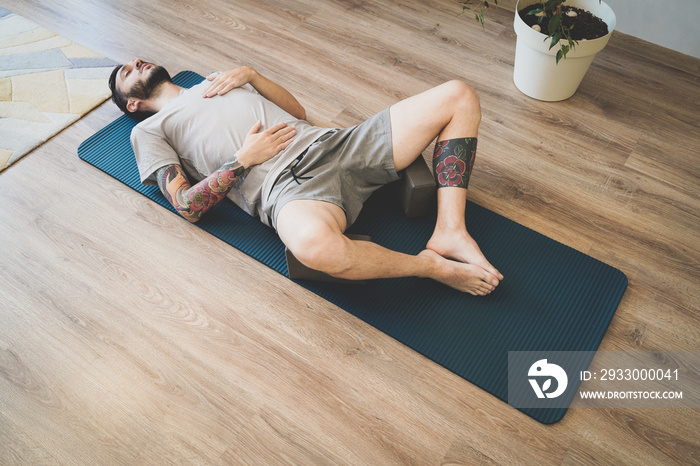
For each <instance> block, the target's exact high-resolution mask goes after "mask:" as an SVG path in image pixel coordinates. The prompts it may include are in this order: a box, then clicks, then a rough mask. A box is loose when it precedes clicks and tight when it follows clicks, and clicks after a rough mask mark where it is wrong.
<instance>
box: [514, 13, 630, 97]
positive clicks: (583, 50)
mask: <svg viewBox="0 0 700 466" xmlns="http://www.w3.org/2000/svg"><path fill="white" fill-rule="evenodd" d="M533 3H537V0H518V3H517V4H516V6H515V23H514V27H515V33H516V34H517V36H518V39H517V42H516V46H515V67H514V69H513V81H514V82H515V86H516V87H517V88H518V89H520V91H521V92H523V93H524V94H525V95H527V96H530V97H532V98H534V99H538V100H545V101H549V102H555V101H559V100H565V99H568V98H569V97H571V96H572V95H574V93H575V92H576V89H578V86H579V84H581V80H583V76H584V75H585V74H586V71H588V67H589V66H590V65H591V62H593V58H594V57H595V55H596V53H598V52H600V51H601V50H603V48H604V47H605V45H606V44H607V43H608V40H609V39H610V36H611V35H612V31H613V29H615V23H616V19H615V13H613V11H612V9H611V8H610V7H609V6H608V5H607V4H606V3H605V2H599V1H598V0H567V1H566V5H569V6H574V7H576V8H581V9H582V10H587V11H589V12H591V13H592V14H594V15H596V16H598V17H599V18H601V19H602V20H603V21H605V23H606V24H607V25H608V31H609V32H608V34H607V35H605V36H603V37H600V38H598V39H593V40H580V41H578V45H576V48H575V49H574V50H570V51H569V53H568V54H567V55H566V58H564V59H562V60H560V61H559V64H557V62H556V55H557V51H559V48H560V46H559V45H555V46H554V47H552V49H551V50H550V49H549V44H550V42H551V39H549V38H547V36H546V34H542V33H541V32H537V31H535V30H534V29H532V28H531V27H529V26H528V25H527V24H525V22H524V21H523V20H522V19H520V15H519V14H518V12H519V11H520V10H521V9H523V8H525V7H527V6H530V5H532V4H533Z"/></svg>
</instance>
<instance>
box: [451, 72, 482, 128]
mask: <svg viewBox="0 0 700 466" xmlns="http://www.w3.org/2000/svg"><path fill="white" fill-rule="evenodd" d="M444 86H445V87H446V88H447V91H448V92H449V95H450V102H452V104H453V105H454V106H455V111H457V112H460V113H464V114H469V115H470V116H472V117H473V118H475V119H477V120H479V121H480V120H481V104H480V102H479V94H477V92H476V90H474V88H473V87H471V86H470V85H469V84H467V83H465V82H463V81H458V80H452V81H448V82H446V83H445V84H444Z"/></svg>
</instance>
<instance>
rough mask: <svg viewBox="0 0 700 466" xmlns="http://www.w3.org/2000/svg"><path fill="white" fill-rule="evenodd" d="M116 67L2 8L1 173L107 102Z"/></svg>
mask: <svg viewBox="0 0 700 466" xmlns="http://www.w3.org/2000/svg"><path fill="white" fill-rule="evenodd" d="M114 65H116V63H115V62H113V61H111V60H109V59H107V58H104V57H102V56H100V55H98V54H96V53H95V52H93V51H91V50H88V49H86V48H85V47H83V46H81V45H79V44H76V43H75V42H73V41H71V40H69V39H66V38H65V37H61V36H59V35H57V34H56V33H54V32H52V31H50V30H48V29H46V28H43V27H40V26H39V25H37V24H35V23H33V22H31V21H29V20H27V19H25V18H23V17H21V16H19V15H16V14H14V13H12V12H11V11H9V10H6V9H4V8H2V7H0V171H2V170H4V169H5V168H7V167H8V166H10V165H11V164H12V163H14V162H16V161H17V160H19V159H20V158H21V157H22V156H24V155H26V154H27V153H28V152H30V151H31V150H32V149H34V148H36V147H37V146H39V145H41V144H42V143H44V142H46V141H47V140H48V139H49V138H51V137H52V136H53V135H55V134H56V133H58V132H59V131H61V130H62V129H64V128H65V127H67V126H68V125H70V124H71V123H73V122H75V121H76V120H78V119H79V118H80V117H81V116H83V115H84V114H85V113H87V112H89V111H90V110H92V109H93V108H94V107H96V106H97V105H99V104H101V103H102V102H104V101H105V100H106V99H107V98H109V96H110V92H109V88H108V87H107V79H108V78H109V74H110V72H111V71H112V68H113V67H114Z"/></svg>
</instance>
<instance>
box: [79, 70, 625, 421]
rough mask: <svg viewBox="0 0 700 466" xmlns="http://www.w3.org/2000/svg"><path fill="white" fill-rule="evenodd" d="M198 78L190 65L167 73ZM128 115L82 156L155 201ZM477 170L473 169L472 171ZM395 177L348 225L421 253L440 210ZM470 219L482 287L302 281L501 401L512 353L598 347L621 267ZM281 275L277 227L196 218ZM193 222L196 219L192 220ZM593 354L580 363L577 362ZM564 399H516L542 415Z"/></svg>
mask: <svg viewBox="0 0 700 466" xmlns="http://www.w3.org/2000/svg"><path fill="white" fill-rule="evenodd" d="M202 79H203V78H202V77H201V76H199V75H197V74H195V73H192V72H189V71H185V72H182V73H180V74H178V75H177V76H176V77H175V78H174V81H175V82H176V83H178V84H179V85H181V86H185V87H190V86H192V85H194V84H197V83H198V82H200V81H201V80H202ZM134 124H135V123H134V122H133V121H132V120H131V119H129V118H128V117H126V116H123V117H121V118H119V119H118V120H116V121H115V122H113V123H111V124H110V125H108V126H106V127H105V128H104V129H102V130H100V131H99V132H98V133H97V134H95V135H94V136H92V137H91V138H89V139H88V140H86V141H85V142H84V143H83V144H81V146H80V147H79V149H78V154H79V156H80V157H81V158H82V159H83V160H85V161H87V162H89V163H90V164H92V165H94V166H96V167H97V168H99V169H101V170H103V171H105V172H106V173H108V174H110V175H112V176H113V177H115V178H116V179H118V180H120V181H122V182H123V183H125V184H127V185H129V186H130V187H132V188H134V189H135V190H137V191H138V192H140V193H142V194H143V195H145V196H147V197H149V198H150V199H152V200H154V201H155V202H157V203H158V204H160V205H162V206H164V207H166V208H169V209H171V210H173V209H172V207H171V206H170V205H169V204H168V202H167V201H166V200H165V198H164V197H163V195H162V194H161V193H160V191H159V189H158V188H157V187H150V186H148V187H147V186H143V185H141V183H140V181H139V177H138V170H137V168H136V163H135V161H134V154H133V151H132V149H131V145H130V142H129V136H130V133H131V129H132V128H133V126H134ZM476 176H478V174H477V175H476ZM394 188H395V187H393V186H387V187H385V188H382V189H381V190H379V191H378V192H377V193H375V194H374V195H373V196H372V197H371V198H370V200H369V201H368V202H367V204H366V206H365V209H364V210H363V212H362V214H361V216H360V218H359V219H358V221H357V222H356V223H355V225H353V227H352V229H351V231H350V233H357V234H364V235H369V236H371V237H372V240H373V241H374V242H376V243H378V244H380V245H383V246H386V247H388V248H391V249H394V250H398V251H402V252H405V253H409V254H417V253H418V252H420V251H421V250H422V249H423V248H424V246H425V244H426V242H427V241H428V239H429V238H430V235H431V233H432V229H433V227H434V225H435V216H434V215H430V216H427V217H425V218H421V219H412V220H408V219H406V218H405V217H404V216H403V213H402V211H401V208H400V205H399V202H398V198H397V197H396V196H395V193H394ZM466 216H467V228H468V229H469V232H470V233H471V235H472V236H473V237H474V239H475V240H476V241H477V243H478V244H479V246H480V247H481V249H482V251H483V252H484V254H485V255H486V257H488V259H489V261H490V262H491V263H492V264H494V265H495V266H496V267H497V268H498V269H499V270H500V271H501V273H503V275H504V276H505V278H504V280H503V281H502V282H501V284H500V285H499V286H498V288H497V289H496V291H494V292H493V293H492V294H490V295H489V296H486V297H474V296H471V295H468V294H464V293H459V292H457V291H454V290H452V289H450V288H447V287H445V286H443V285H440V284H439V283H437V282H434V281H432V280H427V279H417V278H405V279H391V280H373V281H370V282H369V284H367V285H365V286H353V285H339V284H328V283H320V282H318V283H312V282H299V283H300V284H301V285H302V286H304V287H306V288H307V289H309V290H311V291H313V292H315V293H317V294H318V295H320V296H322V297H323V298H325V299H327V300H329V301H331V302H333V303H335V304H336V305H338V306H339V307H341V308H342V309H345V310H346V311H347V312H350V313H351V314H353V315H355V316H357V317H358V318H360V319H362V320H364V321H365V322H367V323H369V324H371V325H373V326H374V327H376V328H377V329H379V330H381V331H383V332H385V333H386V334H388V335H390V336H391V337H393V338H395V339H396V340H398V341H400V342H402V343H403V344H405V345H407V346H408V347H410V348H412V349H414V350H416V351H418V352H419V353H421V354H423V355H425V356H426V357H428V358H430V359H432V360H433V361H435V362H437V363H438V364H441V365H442V366H444V367H445V368H447V369H449V370H451V371H452V372H454V373H456V374H457V375H459V376H461V377H463V378H465V379H466V380H468V381H470V382H472V383H474V384H475V385H477V386H479V387H481V388H482V389H484V390H486V391H488V392H489V393H491V394H493V395H494V396H496V397H498V398H500V399H501V400H503V401H506V402H507V401H508V352H509V351H595V350H596V349H597V348H598V346H599V345H600V342H601V340H602V338H603V336H604V334H605V331H606V329H607V327H608V325H609V323H610V321H611V319H612V317H613V315H614V313H615V309H616V308H617V306H618V304H619V302H620V300H621V299H622V295H623V294H624V291H625V289H626V287H627V278H626V277H625V275H624V274H623V273H622V272H620V271H619V270H617V269H615V268H613V267H610V266H608V265H606V264H604V263H602V262H600V261H598V260H596V259H593V258H591V257H589V256H587V255H585V254H583V253H580V252H578V251H576V250H574V249H572V248H570V247H568V246H565V245H563V244H561V243H558V242H556V241H554V240H552V239H550V238H547V237H545V236H543V235H541V234H539V233H537V232H535V231H533V230H530V229H528V228H526V227H523V226H522V225H519V224H517V223H515V222H513V221H511V220H508V219H507V218H505V217H502V216H500V215H498V214H496V213H494V212H491V211H489V210H487V209H484V208H483V207H480V206H478V205H476V204H473V203H468V205H467V212H466ZM196 226H198V227H200V228H203V229H204V230H206V231H208V232H209V233H211V234H212V235H214V236H216V237H217V238H220V239H221V240H223V241H226V242H227V243H229V244H230V245H232V246H234V247H236V248H237V249H239V250H241V251H242V252H245V253H246V254H248V255H250V256H252V257H254V258H255V259H257V260H259V261H261V262H262V263H264V264H266V265H268V266H269V267H271V268H273V269H274V270H276V271H278V272H279V273H281V274H283V275H287V266H286V263H285V258H284V245H283V244H282V242H281V241H280V240H279V238H278V237H277V235H276V234H275V233H274V231H272V230H271V229H269V228H268V227H266V226H264V225H263V224H262V223H260V222H259V221H258V220H257V219H254V218H252V217H249V216H248V215H247V214H245V213H244V212H243V211H241V210H240V209H239V208H238V207H237V206H235V205H234V204H233V203H231V202H229V201H228V200H225V201H224V202H222V203H220V204H219V205H217V206H216V207H215V208H214V209H213V210H212V211H210V212H209V213H208V214H207V215H206V216H205V217H204V219H202V220H201V221H200V222H198V223H197V224H196ZM196 226H194V225H193V227H192V228H195V227H196ZM589 362H590V361H589V360H587V361H584V362H582V363H581V364H582V366H581V367H580V370H584V369H586V368H587V365H588V363H589ZM566 410H567V408H535V409H522V410H521V411H523V412H525V413H526V414H528V415H529V416H531V417H533V418H534V419H536V420H538V421H540V422H543V423H547V424H549V423H554V422H557V421H558V420H560V419H561V418H562V417H563V416H564V414H565V413H566Z"/></svg>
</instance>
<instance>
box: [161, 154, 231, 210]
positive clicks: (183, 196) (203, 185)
mask: <svg viewBox="0 0 700 466" xmlns="http://www.w3.org/2000/svg"><path fill="white" fill-rule="evenodd" d="M244 171H245V170H244V169H243V166H242V165H241V164H240V163H238V160H237V159H236V158H235V157H233V159H231V160H230V161H228V162H226V163H225V164H224V165H223V166H222V167H221V168H220V169H219V170H217V171H215V172H214V173H212V174H211V175H209V176H208V177H206V178H205V179H203V180H202V181H200V182H199V183H197V184H195V185H194V186H191V185H190V182H189V180H188V179H187V176H186V175H185V172H184V171H183V170H182V167H181V166H180V165H167V166H165V167H162V168H159V169H158V170H157V171H156V179H157V181H158V186H160V189H161V191H162V192H163V194H164V195H165V197H166V198H167V199H168V201H169V202H170V203H171V204H172V205H173V207H175V210H177V211H178V212H179V213H180V214H181V215H182V216H183V217H185V218H186V219H187V220H189V221H190V222H196V221H197V220H199V219H200V218H201V216H202V215H203V214H204V213H205V212H206V211H208V210H209V209H211V208H212V207H214V206H215V205H216V204H217V203H219V201H221V200H222V199H223V198H224V197H225V196H226V194H227V193H228V192H229V191H230V190H231V188H232V187H233V185H234V184H235V183H236V181H238V179H239V178H240V177H241V175H243V173H244Z"/></svg>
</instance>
